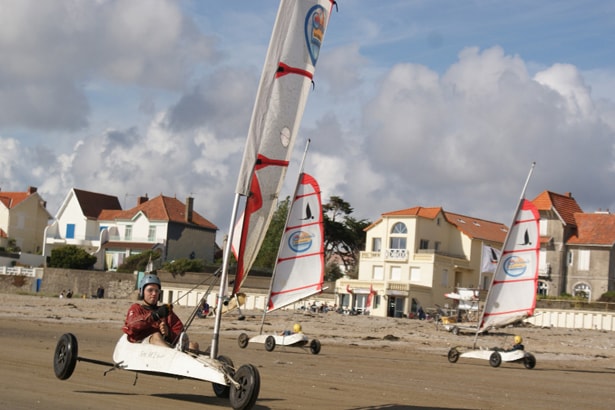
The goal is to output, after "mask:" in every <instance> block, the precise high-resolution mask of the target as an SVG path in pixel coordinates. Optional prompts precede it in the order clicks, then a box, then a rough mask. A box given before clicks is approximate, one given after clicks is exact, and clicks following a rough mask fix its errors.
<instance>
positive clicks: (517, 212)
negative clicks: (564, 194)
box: [474, 162, 536, 348]
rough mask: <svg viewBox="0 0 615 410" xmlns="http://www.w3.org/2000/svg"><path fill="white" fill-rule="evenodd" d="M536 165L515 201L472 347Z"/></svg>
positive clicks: (481, 325)
mask: <svg viewBox="0 0 615 410" xmlns="http://www.w3.org/2000/svg"><path fill="white" fill-rule="evenodd" d="M535 165H536V162H532V165H531V167H530V171H529V173H528V176H527V178H526V180H525V184H523V189H522V191H521V196H520V197H519V201H518V202H517V207H516V209H515V212H514V213H513V219H512V222H511V224H510V227H509V229H508V232H507V233H506V238H505V239H504V245H503V247H502V254H501V256H500V258H499V259H498V263H497V266H496V268H495V272H494V273H493V277H492V278H491V285H490V286H489V290H488V291H487V298H486V299H485V306H484V307H483V309H482V311H481V315H480V318H479V320H478V324H477V326H476V334H475V335H474V348H476V341H477V339H478V335H479V334H480V333H481V332H483V331H484V329H483V328H482V327H483V320H484V318H485V312H486V309H487V307H488V302H489V301H490V299H491V297H492V292H493V287H494V283H495V280H496V277H497V273H498V272H499V271H500V269H501V267H502V263H504V259H505V258H504V252H505V251H506V248H507V245H508V243H509V240H510V236H511V232H512V231H513V229H514V226H515V221H516V218H517V215H518V214H519V211H520V210H521V206H522V204H523V201H524V199H525V191H526V189H527V186H528V184H529V182H530V178H531V177H532V173H533V172H534V167H535Z"/></svg>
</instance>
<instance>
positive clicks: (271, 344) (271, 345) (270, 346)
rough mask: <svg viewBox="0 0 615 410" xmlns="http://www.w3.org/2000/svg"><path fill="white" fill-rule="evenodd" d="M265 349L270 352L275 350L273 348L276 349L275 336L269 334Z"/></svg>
mask: <svg viewBox="0 0 615 410" xmlns="http://www.w3.org/2000/svg"><path fill="white" fill-rule="evenodd" d="M265 349H266V350H267V351H268V352H273V349H275V337H273V336H267V339H265Z"/></svg>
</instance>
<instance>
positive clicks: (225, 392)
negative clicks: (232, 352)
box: [211, 355, 234, 399]
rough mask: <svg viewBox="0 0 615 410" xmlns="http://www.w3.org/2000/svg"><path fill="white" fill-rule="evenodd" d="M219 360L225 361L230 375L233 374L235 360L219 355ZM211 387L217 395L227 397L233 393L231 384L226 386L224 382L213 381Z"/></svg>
mask: <svg viewBox="0 0 615 410" xmlns="http://www.w3.org/2000/svg"><path fill="white" fill-rule="evenodd" d="M218 360H219V361H221V362H222V363H224V365H225V367H226V369H227V371H228V373H229V375H230V376H233V369H234V366H233V361H232V360H231V358H230V357H226V356H222V355H221V356H218ZM211 387H212V388H213V389H214V393H215V395H216V397H220V398H223V399H227V398H228V397H229V396H230V394H231V386H225V385H224V384H218V383H212V384H211Z"/></svg>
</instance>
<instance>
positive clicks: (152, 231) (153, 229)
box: [147, 226, 156, 242]
mask: <svg viewBox="0 0 615 410" xmlns="http://www.w3.org/2000/svg"><path fill="white" fill-rule="evenodd" d="M147 240H148V241H150V242H154V241H155V240H156V227H155V226H150V227H149V232H148V233H147Z"/></svg>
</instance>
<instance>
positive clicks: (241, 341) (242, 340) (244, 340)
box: [237, 333, 250, 349]
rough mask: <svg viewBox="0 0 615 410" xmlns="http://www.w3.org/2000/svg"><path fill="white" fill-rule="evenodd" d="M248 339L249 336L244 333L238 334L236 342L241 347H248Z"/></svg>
mask: <svg viewBox="0 0 615 410" xmlns="http://www.w3.org/2000/svg"><path fill="white" fill-rule="evenodd" d="M249 341H250V338H249V337H248V335H247V334H245V333H242V334H240V335H239V337H238V338H237V344H238V345H239V347H241V348H242V349H245V348H246V347H248V342H249Z"/></svg>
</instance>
